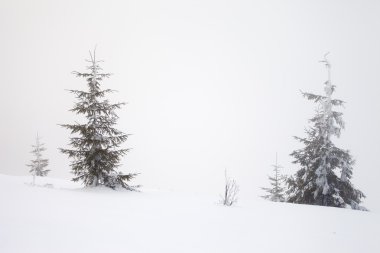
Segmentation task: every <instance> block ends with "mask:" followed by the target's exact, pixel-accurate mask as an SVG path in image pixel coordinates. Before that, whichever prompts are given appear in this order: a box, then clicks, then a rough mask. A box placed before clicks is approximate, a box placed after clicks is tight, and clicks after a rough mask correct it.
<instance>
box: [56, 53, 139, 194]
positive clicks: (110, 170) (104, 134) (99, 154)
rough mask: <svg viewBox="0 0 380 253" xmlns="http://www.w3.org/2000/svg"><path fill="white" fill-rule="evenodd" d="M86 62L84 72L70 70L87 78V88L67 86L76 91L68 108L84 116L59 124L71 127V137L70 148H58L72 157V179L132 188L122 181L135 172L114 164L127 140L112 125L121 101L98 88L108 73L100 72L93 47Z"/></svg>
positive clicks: (115, 119)
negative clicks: (124, 171)
mask: <svg viewBox="0 0 380 253" xmlns="http://www.w3.org/2000/svg"><path fill="white" fill-rule="evenodd" d="M90 57H91V60H90V61H88V62H90V64H91V65H90V66H89V67H87V69H88V70H89V71H88V73H79V72H76V71H75V72H73V73H74V74H75V75H76V76H77V77H82V78H85V79H86V80H87V86H88V90H87V91H81V90H69V91H70V92H71V93H73V94H75V95H76V98H77V99H78V102H76V104H75V106H74V108H73V109H71V111H72V112H75V113H76V114H79V115H84V116H85V117H86V119H87V122H86V123H83V124H78V123H76V124H63V125H61V126H62V127H64V128H67V129H69V130H70V131H71V134H73V135H74V137H71V138H70V145H71V147H72V149H65V148H61V149H60V150H61V152H62V153H64V154H67V155H68V156H69V158H71V159H72V160H73V161H72V163H71V167H72V172H73V173H74V175H75V177H74V178H73V181H79V180H80V181H82V182H83V183H84V185H85V186H98V185H104V186H107V187H110V188H112V189H115V188H117V187H120V186H121V187H123V188H125V189H128V190H135V189H136V186H130V185H128V184H127V183H126V182H128V181H130V180H131V179H133V178H134V177H135V176H136V175H137V174H134V173H133V174H132V173H130V174H122V173H121V172H117V171H116V168H117V167H119V166H120V163H119V162H120V159H121V157H122V156H123V155H125V154H126V153H127V152H128V149H122V148H120V145H121V144H122V143H123V142H124V141H126V140H127V138H128V135H127V134H124V133H123V132H121V131H119V130H117V129H115V128H114V125H115V124H116V121H117V119H118V116H117V115H116V114H115V110H116V109H119V108H120V107H121V106H122V105H123V104H124V103H116V104H111V103H110V102H109V101H108V100H107V99H105V98H104V97H105V95H106V94H108V93H110V92H113V90H111V89H104V90H102V89H101V88H100V83H101V82H102V81H103V79H105V78H108V77H109V76H110V74H107V73H102V72H101V71H102V69H101V68H100V66H99V63H100V61H97V60H96V59H95V51H94V53H93V54H91V52H90Z"/></svg>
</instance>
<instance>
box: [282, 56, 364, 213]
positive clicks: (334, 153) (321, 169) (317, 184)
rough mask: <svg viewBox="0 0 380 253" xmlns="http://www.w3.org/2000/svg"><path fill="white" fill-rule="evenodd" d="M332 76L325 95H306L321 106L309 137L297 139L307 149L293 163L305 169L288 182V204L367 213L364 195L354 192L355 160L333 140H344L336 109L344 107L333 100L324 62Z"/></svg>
mask: <svg viewBox="0 0 380 253" xmlns="http://www.w3.org/2000/svg"><path fill="white" fill-rule="evenodd" d="M322 62H323V63H324V64H325V66H326V68H327V73H328V79H327V81H326V82H325V83H324V84H325V88H324V91H325V95H315V94H311V93H302V94H303V96H304V97H306V98H307V99H308V100H311V101H313V102H315V103H317V104H318V108H317V110H316V115H315V116H314V117H313V118H312V119H310V123H311V124H312V126H311V127H310V128H309V129H308V130H306V134H307V137H305V138H300V137H295V138H296V139H297V140H298V141H300V142H301V143H302V144H303V145H304V147H303V148H301V149H299V150H296V151H294V152H293V153H291V156H293V157H294V158H295V160H294V161H293V163H295V164H299V165H300V167H301V169H300V170H299V171H298V172H297V173H296V174H295V175H294V177H291V178H289V180H288V181H287V183H288V186H289V190H288V194H289V198H288V201H289V202H292V203H301V204H312V205H322V206H333V207H346V206H351V208H353V209H365V208H364V207H360V206H359V203H360V202H361V199H362V198H364V197H365V196H364V194H363V193H362V192H361V191H360V190H357V189H355V188H354V186H353V185H352V183H351V182H350V179H351V177H352V170H353V165H354V160H353V158H352V157H351V154H350V153H349V151H348V150H343V149H340V148H338V147H336V146H335V144H334V143H333V142H332V137H337V138H339V137H340V133H341V130H342V129H343V128H344V122H343V120H342V115H343V114H342V113H341V112H338V111H335V110H334V108H335V107H337V106H338V107H339V106H342V105H343V103H344V102H343V101H342V100H338V99H333V98H332V94H333V92H334V90H335V86H334V85H332V84H331V77H330V69H331V65H330V63H329V61H328V60H327V59H326V55H325V59H324V60H323V61H322Z"/></svg>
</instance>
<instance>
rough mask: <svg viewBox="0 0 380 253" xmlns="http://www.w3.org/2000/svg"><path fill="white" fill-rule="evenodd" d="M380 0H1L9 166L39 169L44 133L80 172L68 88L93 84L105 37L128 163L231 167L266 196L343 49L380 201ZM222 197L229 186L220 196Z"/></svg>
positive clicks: (372, 190)
mask: <svg viewBox="0 0 380 253" xmlns="http://www.w3.org/2000/svg"><path fill="white" fill-rule="evenodd" d="M379 13H380V2H379V1H363V0H362V1H347V0H345V1H343V0H342V1H326V0H322V1H321V0H319V1H268V0H265V1H248V0H247V1H242V0H234V1H223V0H217V1H216V0H195V1H174V0H171V1H169V0H165V1H154V0H150V1H144V0H136V1H94V0H91V1H78V0H75V1H73V0H66V1H42V0H34V1H27V0H24V1H19V0H1V1H0V36H1V37H0V38H1V39H0V73H1V75H0V87H1V93H0V108H1V109H0V119H1V126H0V127H1V129H0V162H1V164H0V173H4V174H11V175H26V174H27V173H28V168H27V167H26V166H25V164H27V163H28V162H29V160H30V159H31V158H32V156H31V154H30V153H29V152H30V150H31V146H30V145H32V144H33V143H34V142H35V136H36V134H37V132H38V133H39V135H40V136H42V137H43V139H42V141H43V142H45V144H46V147H47V151H46V152H45V157H46V158H49V159H50V166H49V167H50V169H51V170H52V171H51V174H50V176H52V177H63V178H67V179H69V178H71V176H72V175H71V174H70V167H69V160H68V158H67V157H66V156H65V155H63V154H61V153H60V152H59V151H58V147H65V146H66V145H67V143H68V142H69V132H68V130H66V129H63V128H61V127H59V126H58V124H60V123H74V120H80V119H78V118H77V117H75V116H74V115H73V114H72V113H71V112H68V110H69V109H71V108H72V106H73V104H74V102H75V99H74V96H73V95H71V94H69V93H68V92H67V91H65V89H86V82H85V80H84V79H80V78H76V77H74V75H72V74H71V72H72V71H74V70H77V71H84V70H86V69H85V66H86V65H87V63H86V62H85V61H84V60H85V59H87V58H88V57H89V53H88V51H89V50H93V49H94V47H95V46H96V45H97V57H98V59H103V60H105V62H104V64H103V69H104V70H105V72H111V73H113V74H114V75H112V77H111V78H110V79H108V80H106V81H105V82H104V83H103V87H104V88H112V89H116V90H118V91H119V93H117V94H115V95H112V101H113V102H118V101H120V102H128V105H127V106H125V107H124V108H123V109H122V110H119V111H118V113H119V116H120V120H119V125H118V128H119V129H120V130H122V131H124V132H126V133H130V134H133V135H132V136H131V137H130V139H129V140H128V141H127V142H126V143H125V146H124V147H130V148H132V150H131V152H130V153H129V154H128V155H127V156H126V157H125V159H124V160H123V166H122V167H121V170H122V171H124V172H140V173H141V175H139V177H138V178H137V179H136V180H135V181H134V182H133V183H136V184H138V183H140V184H142V185H144V187H148V188H161V189H173V190H180V191H196V192H209V193H213V194H214V193H215V194H217V193H219V192H221V191H222V185H223V180H224V169H225V168H226V169H228V173H229V175H230V176H232V177H234V178H235V179H236V180H237V181H238V183H239V184H240V188H241V196H245V197H246V198H257V197H258V193H259V192H260V191H259V190H258V189H259V187H261V186H266V185H267V184H268V181H267V175H268V174H271V172H272V168H271V167H270V165H271V164H273V163H274V159H275V153H276V152H278V158H279V163H280V164H282V165H283V166H284V167H285V169H284V172H286V173H294V172H295V171H296V170H297V169H298V166H297V165H293V164H292V163H291V161H292V158H291V157H290V156H289V154H290V153H291V152H292V151H293V150H294V149H296V148H299V147H301V146H300V145H299V144H298V143H297V142H296V141H295V140H294V139H293V137H292V136H294V135H297V136H305V135H304V129H305V127H307V126H308V122H307V120H308V119H309V118H311V117H312V116H313V114H314V108H315V104H313V103H311V102H308V101H306V100H305V99H304V98H302V96H301V94H300V90H303V91H309V92H316V93H322V92H323V82H324V81H325V80H326V76H327V75H326V70H325V67H324V65H323V64H321V63H319V60H321V59H322V58H323V55H324V54H325V53H326V52H330V56H329V59H330V61H331V63H332V82H333V84H335V85H336V86H337V91H336V93H335V97H336V98H340V99H343V100H345V101H346V102H347V104H346V107H345V108H344V110H343V112H344V119H345V121H346V130H345V131H343V133H342V136H341V138H340V139H339V140H337V145H339V146H340V147H343V148H347V149H349V150H351V152H352V154H353V156H354V157H355V159H356V160H357V163H356V166H355V168H354V177H353V179H352V181H353V182H354V184H355V186H356V187H357V188H359V189H361V190H362V191H363V192H364V193H365V194H367V199H366V201H365V203H364V204H365V205H366V206H367V207H368V208H370V209H372V210H374V209H375V210H376V209H377V210H380V203H379V202H378V199H379V198H380V191H379V190H378V182H379V180H380V162H379V156H380V144H379V143H380V137H379V130H380V114H379V108H380V99H379V95H380V88H379V87H380V75H379V73H380V71H379V67H380V15H379ZM216 200H217V196H216Z"/></svg>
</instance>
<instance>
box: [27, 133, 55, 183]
mask: <svg viewBox="0 0 380 253" xmlns="http://www.w3.org/2000/svg"><path fill="white" fill-rule="evenodd" d="M32 147H33V150H32V151H31V153H32V154H33V155H34V156H35V157H36V159H34V160H31V163H30V164H28V165H27V166H29V167H30V168H31V169H30V170H29V173H30V174H32V176H33V185H35V184H36V176H38V177H44V176H46V175H47V174H48V173H49V171H50V170H47V169H45V168H46V167H47V166H48V164H49V160H48V159H43V158H42V154H41V152H43V151H45V150H46V148H45V147H44V144H43V143H41V142H40V138H39V136H38V134H37V137H36V144H35V145H32Z"/></svg>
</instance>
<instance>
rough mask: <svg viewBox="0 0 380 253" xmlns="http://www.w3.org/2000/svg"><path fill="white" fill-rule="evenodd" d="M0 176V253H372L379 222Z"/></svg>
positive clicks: (255, 201)
mask: <svg viewBox="0 0 380 253" xmlns="http://www.w3.org/2000/svg"><path fill="white" fill-rule="evenodd" d="M38 180H39V181H38V183H39V184H44V183H46V182H49V183H51V184H53V185H54V188H44V187H31V186H29V185H26V184H25V182H30V181H31V179H30V178H27V177H12V176H5V175H0V202H1V208H0V252H3V253H12V252H20V253H21V252H30V253H31V252H38V253H44V252H49V253H50V252H65V253H67V252H70V253H73V252H129V253H134V252H136V253H137V252H165V253H179V252H208V253H213V252H215V253H223V252H250V253H252V252H259V253H263V252H292V253H296V252H308V253H311V252H319V253H320V252H344V253H349V252H365V253H371V252H374V253H375V252H380V246H379V242H378V239H380V238H379V234H380V233H379V232H380V231H379V226H380V215H379V214H378V213H373V212H360V211H352V210H348V209H337V208H323V207H315V206H302V205H292V204H285V203H272V202H267V201H263V200H260V199H259V198H258V197H253V198H252V200H251V201H246V202H244V203H241V204H240V205H238V206H236V207H232V208H227V207H223V206H219V205H216V204H215V202H216V201H217V196H207V195H199V194H190V193H178V192H168V191H166V192H165V191H153V190H145V189H143V191H142V192H140V193H138V192H125V191H112V190H109V189H104V188H102V189H81V186H80V185H79V184H75V183H72V182H69V181H64V180H57V179H50V178H45V179H43V180H41V179H40V178H39V179H38Z"/></svg>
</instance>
